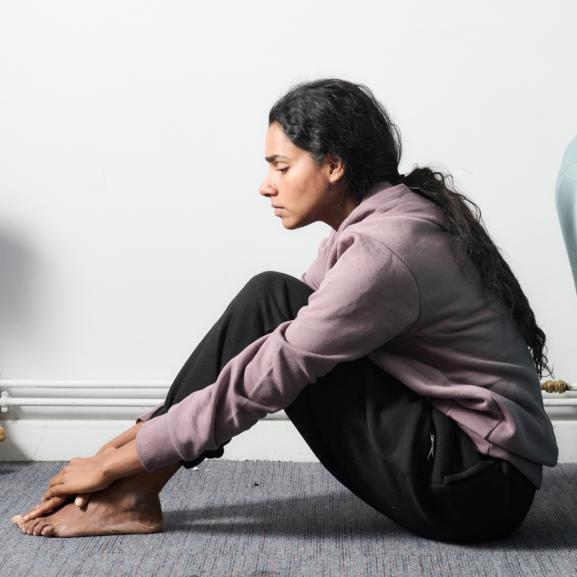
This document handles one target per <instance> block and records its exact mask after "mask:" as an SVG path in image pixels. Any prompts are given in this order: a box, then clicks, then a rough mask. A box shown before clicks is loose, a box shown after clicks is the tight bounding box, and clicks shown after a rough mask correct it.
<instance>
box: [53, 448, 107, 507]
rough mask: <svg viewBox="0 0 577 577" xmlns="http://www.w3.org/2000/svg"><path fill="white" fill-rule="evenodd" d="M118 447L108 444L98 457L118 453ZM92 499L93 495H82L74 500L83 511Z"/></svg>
mask: <svg viewBox="0 0 577 577" xmlns="http://www.w3.org/2000/svg"><path fill="white" fill-rule="evenodd" d="M117 448H118V447H114V446H113V445H109V444H108V443H107V444H106V445H104V446H103V447H101V448H100V450H99V451H98V453H96V456H98V455H103V454H104V453H109V452H110V451H116V449H117ZM91 498H92V493H80V494H79V495H78V496H77V497H76V499H74V504H75V505H76V506H77V507H80V508H81V509H82V508H84V507H86V505H88V501H90V499H91ZM52 499H62V497H52Z"/></svg>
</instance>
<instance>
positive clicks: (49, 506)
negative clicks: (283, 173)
mask: <svg viewBox="0 0 577 577" xmlns="http://www.w3.org/2000/svg"><path fill="white" fill-rule="evenodd" d="M65 500H66V499H64V497H52V498H51V499H48V500H46V501H44V502H43V503H40V504H39V505H37V506H36V507H34V508H33V509H32V510H31V511H30V512H29V513H26V515H14V516H13V517H12V522H14V523H24V522H26V521H30V519H35V518H36V517H41V516H42V515H45V514H46V513H48V512H49V511H52V510H53V509H55V508H56V507H58V506H59V505H61V504H62V503H63V502H64V501H65Z"/></svg>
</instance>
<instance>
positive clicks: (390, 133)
mask: <svg viewBox="0 0 577 577" xmlns="http://www.w3.org/2000/svg"><path fill="white" fill-rule="evenodd" d="M268 122H269V125H270V124H272V123H273V122H278V123H279V124H280V125H281V127H282V129H283V131H284V132H285V134H286V135H287V136H288V138H289V139H290V140H291V142H292V143H293V144H295V145H296V146H298V147H299V148H301V149H303V150H307V151H308V152H309V153H310V154H311V156H312V158H313V159H314V161H315V162H316V163H317V164H318V165H319V166H320V165H321V164H322V162H323V161H324V160H325V155H327V154H333V155H335V156H338V157H339V158H340V159H341V160H342V161H343V164H344V166H345V168H344V171H345V174H344V178H343V181H344V185H345V190H346V195H347V197H352V198H354V199H355V200H357V201H360V200H362V199H363V198H364V197H365V195H366V194H367V192H368V190H369V188H371V186H372V185H373V184H375V183H377V182H381V181H388V182H390V183H391V184H399V183H400V182H403V183H404V184H405V185H406V186H408V187H409V188H410V189H411V190H413V191H415V192H416V193H418V194H420V195H421V196H424V197H425V198H428V199H429V200H432V201H433V202H434V203H435V204H437V205H438V206H439V207H440V208H441V209H442V211H443V213H444V215H445V216H446V229H447V230H448V231H449V232H450V233H452V235H453V237H452V238H453V242H454V243H456V246H457V248H458V249H459V250H461V252H462V251H463V250H464V251H465V252H466V254H467V255H469V257H470V259H471V260H472V262H473V263H474V265H475V266H476V269H477V271H478V272H479V275H480V278H481V281H482V283H483V285H484V286H485V287H486V288H487V289H489V290H490V291H491V292H492V293H493V294H495V295H496V296H497V297H498V298H499V299H501V300H502V302H503V303H505V306H506V309H507V310H508V311H509V314H510V315H511V317H512V319H513V321H514V322H515V324H516V326H517V327H518V329H519V331H520V332H521V335H522V336H523V338H524V339H525V342H526V343H527V346H528V347H529V349H530V351H531V355H532V357H533V361H534V362H535V367H536V369H537V373H538V375H539V377H542V376H543V371H544V369H547V371H548V374H549V375H551V376H553V373H552V371H551V369H550V368H549V366H548V364H547V363H548V359H547V356H546V355H545V353H544V352H543V351H544V348H546V347H545V339H546V337H545V333H544V332H543V331H542V330H541V329H540V328H539V327H538V326H537V324H536V322H535V315H534V314H533V311H532V310H531V307H530V305H529V301H528V300H527V297H526V296H525V294H524V293H523V290H522V289H521V286H520V285H519V282H518V281H517V279H516V278H515V275H514V274H513V272H512V271H511V269H510V268H509V265H508V264H507V263H506V262H505V260H504V259H503V257H502V256H501V254H500V253H499V249H498V248H497V246H496V245H495V244H494V243H493V241H492V240H491V238H490V237H489V234H488V233H487V231H486V229H485V226H484V224H483V221H482V217H481V210H480V209H479V207H478V206H477V205H476V204H475V203H474V202H473V201H471V200H469V199H468V198H467V197H466V196H464V195H463V194H461V193H459V192H457V191H456V190H455V189H454V186H453V178H452V176H451V175H446V176H445V175H444V174H443V173H442V172H439V171H434V170H432V169H431V168H428V167H418V166H417V167H416V168H414V169H413V170H412V171H411V172H410V173H409V174H407V175H406V176H401V175H399V169H398V167H399V162H400V160H401V156H402V144H401V134H400V130H399V128H398V127H397V126H396V125H395V124H394V123H393V122H392V120H391V119H390V117H389V115H388V113H387V111H386V110H385V108H384V106H383V105H382V104H381V103H380V102H379V101H378V100H377V99H376V98H375V96H374V95H373V93H372V91H371V90H370V89H369V88H368V87H367V86H365V85H364V84H355V83H353V82H348V81H346V80H341V79H337V78H328V79H320V80H314V81H312V82H303V83H300V84H297V85H295V86H293V87H292V88H291V89H290V90H289V91H288V92H287V93H286V94H285V95H284V96H282V97H281V98H280V99H279V100H277V102H275V104H274V105H273V106H272V108H271V110H270V112H269V117H268ZM448 181H449V182H450V184H448ZM466 202H467V203H469V204H470V205H471V206H472V207H474V213H473V212H472V210H471V209H470V208H469V207H468V206H467V204H465V203H466ZM455 254H456V253H455ZM457 260H458V262H459V259H457ZM459 264H461V263H460V262H459Z"/></svg>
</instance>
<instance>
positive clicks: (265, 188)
mask: <svg viewBox="0 0 577 577" xmlns="http://www.w3.org/2000/svg"><path fill="white" fill-rule="evenodd" d="M258 191H259V193H260V194H261V195H262V196H269V195H271V194H274V187H273V186H272V183H271V182H270V181H269V179H268V177H267V178H265V179H264V180H263V182H262V184H261V185H260V187H259V189H258Z"/></svg>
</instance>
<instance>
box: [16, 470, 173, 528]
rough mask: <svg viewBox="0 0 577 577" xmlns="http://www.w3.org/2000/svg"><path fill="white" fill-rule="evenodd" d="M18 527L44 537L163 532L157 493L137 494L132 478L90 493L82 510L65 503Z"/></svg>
mask: <svg viewBox="0 0 577 577" xmlns="http://www.w3.org/2000/svg"><path fill="white" fill-rule="evenodd" d="M18 525H19V527H20V529H21V531H22V532H23V533H26V534H28V535H34V536H44V537H84V536H88V535H119V534H128V533H157V532H159V531H161V530H162V509H161V506H160V498H159V496H158V494H157V493H156V494H155V493H150V494H147V495H143V494H141V493H138V492H136V491H135V479H134V477H129V478H122V479H118V480H117V481H115V482H114V483H112V485H110V486H109V487H108V488H106V489H104V490H103V491H98V492H96V493H93V494H92V498H91V499H90V501H89V503H88V505H87V506H86V508H85V509H80V508H79V507H78V506H76V505H75V504H74V502H72V503H67V504H66V505H64V506H63V507H62V508H60V509H59V510H58V511H56V512H55V513H52V514H51V515H43V516H41V517H37V518H35V519H31V520H29V521H25V522H23V523H19V524H18Z"/></svg>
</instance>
